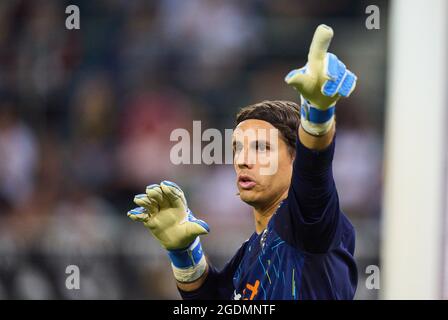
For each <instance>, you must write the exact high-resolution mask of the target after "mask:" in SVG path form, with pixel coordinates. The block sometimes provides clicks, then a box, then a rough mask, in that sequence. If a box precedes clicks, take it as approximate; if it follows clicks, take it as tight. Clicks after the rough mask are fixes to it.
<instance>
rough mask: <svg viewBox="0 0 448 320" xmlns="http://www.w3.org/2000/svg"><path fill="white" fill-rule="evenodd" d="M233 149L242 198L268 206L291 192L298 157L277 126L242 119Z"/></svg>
mask: <svg viewBox="0 0 448 320" xmlns="http://www.w3.org/2000/svg"><path fill="white" fill-rule="evenodd" d="M233 150H234V158H233V160H234V161H233V164H234V167H235V171H236V174H237V186H238V190H239V192H240V198H241V200H243V201H244V202H246V203H248V204H249V205H251V206H253V207H264V206H269V205H270V204H271V203H272V202H274V201H276V200H278V199H279V197H281V196H282V195H283V194H284V193H285V192H287V190H288V189H289V185H290V182H291V175H292V163H293V160H294V159H293V157H292V156H291V154H290V152H289V150H288V146H287V144H286V142H285V141H284V140H283V138H282V136H281V133H280V132H279V131H278V129H277V128H275V127H274V126H273V125H271V124H270V123H269V122H266V121H263V120H257V119H249V120H245V121H242V122H240V123H239V124H238V126H237V127H236V128H235V131H234V133H233Z"/></svg>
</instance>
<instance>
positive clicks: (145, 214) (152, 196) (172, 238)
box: [127, 181, 209, 250]
mask: <svg viewBox="0 0 448 320" xmlns="http://www.w3.org/2000/svg"><path fill="white" fill-rule="evenodd" d="M134 202H135V203H136V204H137V205H138V206H140V207H139V208H135V209H133V210H131V211H129V212H128V214H127V215H128V217H129V218H131V219H132V220H133V221H140V222H143V225H144V226H145V227H147V228H148V229H149V230H150V231H151V233H152V234H153V236H154V237H155V238H156V239H157V240H158V241H159V242H160V244H161V245H162V247H164V248H165V249H167V250H178V249H185V248H187V247H188V246H189V245H190V244H192V243H193V242H194V240H195V239H196V238H197V237H198V236H199V235H202V234H207V233H208V232H209V227H208V225H207V224H206V223H205V222H204V221H202V220H199V219H196V218H195V217H194V216H193V214H192V213H191V211H190V210H189V209H188V206H187V201H186V200H185V196H184V193H183V191H182V190H181V189H180V187H179V186H178V185H176V184H175V183H173V182H170V181H162V182H161V183H160V185H157V184H153V185H150V186H148V187H147V188H146V194H140V195H137V196H135V198H134Z"/></svg>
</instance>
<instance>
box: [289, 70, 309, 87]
mask: <svg viewBox="0 0 448 320" xmlns="http://www.w3.org/2000/svg"><path fill="white" fill-rule="evenodd" d="M300 70H301V69H296V70H292V71H291V72H290V73H288V75H287V76H286V77H285V82H286V83H287V84H289V85H292V86H294V87H295V88H296V89H297V90H298V91H299V92H301V91H303V90H304V88H305V85H306V84H308V83H311V82H312V81H313V79H312V78H311V77H310V75H308V74H306V73H303V72H300Z"/></svg>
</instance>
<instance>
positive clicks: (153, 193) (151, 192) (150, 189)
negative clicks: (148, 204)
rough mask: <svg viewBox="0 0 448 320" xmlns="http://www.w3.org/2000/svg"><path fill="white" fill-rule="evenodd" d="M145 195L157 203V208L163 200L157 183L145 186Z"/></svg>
mask: <svg viewBox="0 0 448 320" xmlns="http://www.w3.org/2000/svg"><path fill="white" fill-rule="evenodd" d="M146 195H147V196H148V198H149V199H150V200H151V201H152V202H153V203H155V204H157V206H158V208H160V207H161V206H162V205H163V203H164V201H165V200H164V199H163V192H162V189H160V186H159V185H158V184H152V185H150V186H147V187H146Z"/></svg>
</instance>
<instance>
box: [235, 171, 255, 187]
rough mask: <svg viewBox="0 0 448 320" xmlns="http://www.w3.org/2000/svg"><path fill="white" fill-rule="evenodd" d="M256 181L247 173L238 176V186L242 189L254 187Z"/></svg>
mask: <svg viewBox="0 0 448 320" xmlns="http://www.w3.org/2000/svg"><path fill="white" fill-rule="evenodd" d="M256 184H257V183H256V182H255V180H254V179H252V178H251V177H249V176H248V175H245V174H242V175H240V176H238V186H239V187H240V188H241V189H243V190H250V189H252V188H254V187H255V185H256Z"/></svg>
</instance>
